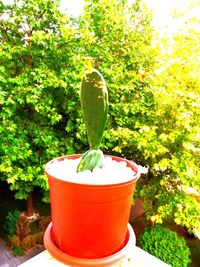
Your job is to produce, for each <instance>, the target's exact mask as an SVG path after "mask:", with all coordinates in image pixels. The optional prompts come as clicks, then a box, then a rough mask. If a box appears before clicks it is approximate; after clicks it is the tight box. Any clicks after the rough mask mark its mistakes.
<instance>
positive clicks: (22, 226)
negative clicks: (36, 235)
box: [16, 215, 31, 240]
mask: <svg viewBox="0 0 200 267" xmlns="http://www.w3.org/2000/svg"><path fill="white" fill-rule="evenodd" d="M30 232H31V229H30V227H29V221H28V219H27V217H26V216H24V215H22V216H20V219H19V221H18V222H17V224H16V235H17V236H18V237H19V238H20V240H22V239H23V238H24V237H26V236H27V235H29V234H30Z"/></svg>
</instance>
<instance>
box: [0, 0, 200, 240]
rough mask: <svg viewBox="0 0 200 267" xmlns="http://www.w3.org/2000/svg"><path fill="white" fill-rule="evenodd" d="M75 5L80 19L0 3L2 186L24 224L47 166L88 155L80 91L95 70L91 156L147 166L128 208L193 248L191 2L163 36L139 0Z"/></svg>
mask: <svg viewBox="0 0 200 267" xmlns="http://www.w3.org/2000/svg"><path fill="white" fill-rule="evenodd" d="M85 2H86V6H85V9H84V11H83V12H82V13H81V15H80V16H78V17H74V16H68V15H66V13H62V12H60V11H59V1H49V0H43V1H41V0H30V1H24V0H21V1H15V3H14V4H10V5H7V4H6V5H5V4H4V3H3V2H0V13H1V19H0V140H1V145H0V186H1V188H4V186H5V185H6V184H7V185H8V186H9V191H8V192H9V194H11V195H13V194H14V196H15V198H16V199H20V200H23V199H25V200H28V201H27V203H28V205H27V208H26V209H27V213H28V214H29V215H30V214H31V213H32V212H33V210H34V206H33V204H34V199H32V194H33V193H34V194H35V193H36V194H40V195H42V200H43V201H48V199H49V197H48V183H47V178H46V177H45V175H44V165H45V164H46V162H48V161H49V160H50V159H52V158H55V157H57V156H61V155H65V154H72V153H82V152H84V151H86V150H87V149H88V147H87V137H86V132H85V127H84V124H83V120H82V115H81V112H80V102H79V90H80V80H81V77H82V75H83V72H84V69H85V66H86V65H87V64H89V63H90V62H93V66H94V67H95V68H97V69H98V70H99V71H100V72H101V73H102V74H103V76H104V78H105V80H106V83H107V86H108V90H109V100H110V108H109V117H108V122H107V127H106V131H105V134H104V139H103V142H102V147H101V149H102V150H103V151H104V153H105V154H114V155H120V156H123V157H126V158H128V159H130V160H133V161H135V162H136V163H138V164H140V165H142V166H146V167H148V174H146V175H144V176H142V178H141V179H140V181H139V182H138V185H137V192H136V194H135V196H134V200H133V201H135V199H136V198H138V197H139V198H140V199H142V201H143V202H144V209H145V216H146V217H145V219H146V220H147V221H149V222H151V223H152V224H156V223H159V224H162V223H164V224H165V223H169V222H170V223H175V224H176V225H180V226H181V227H183V228H184V229H186V231H187V233H188V234H190V235H192V236H193V237H195V238H196V239H200V204H199V202H200V179H199V178H200V126H199V125H200V75H199V74H200V73H199V72H200V47H199V42H200V20H199V18H198V17H197V16H196V17H195V16H193V15H191V16H189V15H188V14H193V13H192V11H193V10H194V8H198V7H199V6H200V2H199V1H188V4H187V6H183V7H182V8H179V9H177V10H173V14H172V15H173V19H174V20H177V21H181V22H182V24H180V25H179V28H178V29H176V31H174V32H173V33H171V34H170V35H169V34H167V33H166V32H157V31H156V30H155V28H154V24H153V23H152V13H151V12H150V11H149V9H148V8H147V6H146V5H145V3H144V2H143V1H142V0H136V1H133V3H132V4H130V2H127V1H125V0H124V1H122V0H101V1H95V0H87V1H85ZM32 200H33V202H32ZM1 205H2V207H3V200H2V199H1ZM2 214H3V215H2V216H5V214H4V212H2Z"/></svg>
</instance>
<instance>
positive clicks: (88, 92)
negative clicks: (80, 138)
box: [77, 68, 108, 172]
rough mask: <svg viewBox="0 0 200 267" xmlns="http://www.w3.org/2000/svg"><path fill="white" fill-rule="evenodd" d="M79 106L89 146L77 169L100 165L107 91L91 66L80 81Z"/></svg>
mask: <svg viewBox="0 0 200 267" xmlns="http://www.w3.org/2000/svg"><path fill="white" fill-rule="evenodd" d="M81 107H82V111H83V118H84V122H85V125H86V130H87V137H88V142H89V146H90V150H88V151H87V152H86V153H85V154H84V155H83V156H82V158H81V161H80V163H79V165H78V168H77V171H78V172H80V171H84V170H93V169H94V168H95V167H102V165H103V158H104V156H103V153H102V151H101V150H100V149H99V146H100V143H101V140H102V137H103V132H104V129H105V124H106V120H107V113H108V91H107V87H106V83H105V80H104V78H103V76H102V75H101V74H100V72H99V71H97V70H95V69H93V68H91V70H88V71H86V73H85V74H84V76H83V78H82V81H81Z"/></svg>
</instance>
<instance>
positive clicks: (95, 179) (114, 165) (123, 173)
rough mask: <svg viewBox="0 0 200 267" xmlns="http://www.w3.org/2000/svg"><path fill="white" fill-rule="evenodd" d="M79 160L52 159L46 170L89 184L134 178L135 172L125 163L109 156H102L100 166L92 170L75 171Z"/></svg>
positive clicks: (58, 175) (59, 176) (62, 178)
mask: <svg viewBox="0 0 200 267" xmlns="http://www.w3.org/2000/svg"><path fill="white" fill-rule="evenodd" d="M79 162H80V158H78V159H67V158H65V159H64V160H58V159H54V160H52V161H51V162H50V163H48V164H47V166H46V171H47V172H48V173H49V174H50V175H51V176H53V177H55V178H57V179H60V180H64V181H68V182H73V183H78V184H91V185H105V184H118V183H124V182H127V181H130V180H133V179H134V176H135V174H136V173H135V172H134V170H132V169H131V168H130V167H128V166H127V163H126V162H124V161H122V162H118V161H116V160H112V158H111V157H105V158H104V164H103V167H102V168H94V170H93V171H89V170H87V171H83V172H78V173H77V171H76V170H77V166H78V164H79Z"/></svg>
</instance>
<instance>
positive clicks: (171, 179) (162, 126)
mask: <svg viewBox="0 0 200 267" xmlns="http://www.w3.org/2000/svg"><path fill="white" fill-rule="evenodd" d="M162 41H163V42H162V48H163V53H162V54H160V55H159V57H158V58H159V61H158V64H157V65H156V72H155V75H154V77H153V79H154V80H153V81H152V90H153V91H154V100H155V103H156V111H155V114H154V124H153V127H151V128H146V129H143V130H142V129H141V130H140V140H139V143H138V148H139V150H140V151H141V150H143V155H144V157H145V161H146V162H147V165H149V167H150V175H151V176H150V175H149V177H148V178H149V180H148V181H146V182H145V184H144V186H143V188H142V190H141V196H142V197H143V198H144V199H146V200H147V201H146V204H147V205H148V207H147V208H148V210H149V211H148V212H147V217H148V218H149V219H150V220H151V221H152V222H157V223H162V222H163V221H164V220H167V219H173V220H174V221H175V222H176V223H177V224H178V225H182V226H185V227H186V228H187V229H188V231H189V232H190V233H192V234H194V235H195V236H196V237H198V238H200V204H199V200H200V183H199V181H200V180H199V178H200V160H199V159H200V153H199V152H200V150H199V147H200V141H199V140H200V138H199V136H200V127H199V125H200V108H199V107H200V98H199V95H200V90H199V89H200V78H199V75H198V71H197V70H198V69H199V68H200V64H199V61H197V60H196V58H197V57H198V54H199V46H198V42H199V41H200V34H199V33H198V32H195V31H194V30H187V31H183V32H181V33H179V34H177V35H175V36H174V38H173V40H171V43H170V41H169V40H162ZM169 46H170V50H169ZM183 51H185V52H183ZM138 139H139V138H138ZM149 200H151V201H149Z"/></svg>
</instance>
